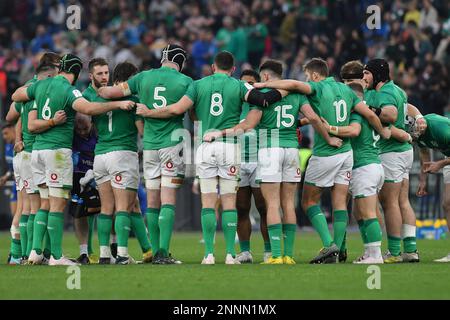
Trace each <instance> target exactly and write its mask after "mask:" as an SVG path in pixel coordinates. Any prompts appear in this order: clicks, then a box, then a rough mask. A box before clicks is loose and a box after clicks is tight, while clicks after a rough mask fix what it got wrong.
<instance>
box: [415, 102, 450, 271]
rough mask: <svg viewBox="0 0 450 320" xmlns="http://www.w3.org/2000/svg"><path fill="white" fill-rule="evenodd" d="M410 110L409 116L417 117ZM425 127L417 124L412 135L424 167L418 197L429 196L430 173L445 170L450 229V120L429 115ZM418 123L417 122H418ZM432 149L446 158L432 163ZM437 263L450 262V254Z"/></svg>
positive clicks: (445, 191)
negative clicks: (428, 177)
mask: <svg viewBox="0 0 450 320" xmlns="http://www.w3.org/2000/svg"><path fill="white" fill-rule="evenodd" d="M410 111H411V110H409V109H408V115H410V116H411V117H417V115H415V114H414V113H411V112H410ZM423 120H424V121H425V125H424V126H420V127H419V125H418V124H417V123H415V124H414V126H413V130H412V132H411V135H412V137H413V139H414V142H417V144H418V145H419V147H420V153H419V154H420V163H421V166H422V170H421V174H420V179H419V188H418V190H417V193H416V194H417V196H419V197H422V196H425V195H426V194H427V176H428V174H429V173H438V172H439V171H440V170H441V169H443V173H444V184H445V190H444V197H443V198H444V199H443V204H442V206H443V208H444V212H445V213H446V216H447V225H448V226H449V228H450V119H449V118H447V117H443V116H440V115H437V114H433V113H432V114H427V115H425V116H423ZM416 122H417V121H416ZM430 149H435V150H439V151H440V152H442V153H443V154H444V155H445V156H446V158H445V159H442V160H438V161H431V154H430ZM435 261H436V262H450V254H448V255H447V256H445V257H443V258H441V259H436V260H435Z"/></svg>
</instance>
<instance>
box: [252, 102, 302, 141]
mask: <svg viewBox="0 0 450 320" xmlns="http://www.w3.org/2000/svg"><path fill="white" fill-rule="evenodd" d="M305 104H309V102H308V99H307V98H306V97H305V96H304V95H302V94H299V93H290V94H288V95H287V96H285V97H284V98H283V99H281V100H280V101H278V102H275V103H273V104H271V105H270V106H269V107H267V108H262V107H252V108H254V109H258V110H261V111H262V113H263V114H262V117H261V121H260V122H259V129H258V135H259V139H260V141H259V146H260V147H261V148H264V147H267V148H271V147H279V148H298V138H297V121H298V113H299V111H300V109H301V107H302V106H303V105H305ZM265 132H267V139H266V134H265ZM277 136H278V137H277Z"/></svg>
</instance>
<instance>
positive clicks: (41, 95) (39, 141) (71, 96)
mask: <svg viewBox="0 0 450 320" xmlns="http://www.w3.org/2000/svg"><path fill="white" fill-rule="evenodd" d="M27 93H28V96H29V97H30V98H34V100H35V101H34V102H35V104H34V105H33V110H37V118H38V119H40V120H50V119H52V118H53V117H54V116H55V113H56V112H57V111H60V110H62V111H64V112H65V113H66V116H67V120H66V122H65V123H63V124H61V125H58V126H54V127H52V128H50V129H48V130H47V131H44V132H42V133H39V134H38V135H37V136H36V140H35V143H34V144H33V150H44V149H59V148H71V147H72V138H73V126H74V119H75V111H74V109H73V108H72V103H73V102H74V101H75V99H77V98H79V97H81V96H82V95H81V92H80V91H78V90H77V89H76V88H75V87H74V86H72V85H71V84H70V82H69V81H68V80H67V79H66V78H65V77H63V76H56V77H54V78H47V79H44V80H40V81H37V82H36V83H34V84H33V85H31V86H30V87H28V90H27Z"/></svg>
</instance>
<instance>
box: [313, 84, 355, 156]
mask: <svg viewBox="0 0 450 320" xmlns="http://www.w3.org/2000/svg"><path fill="white" fill-rule="evenodd" d="M308 83H309V84H310V86H311V88H312V91H313V92H312V94H311V95H309V96H308V100H309V102H310V103H311V106H312V107H313V109H314V111H315V112H316V113H317V114H318V115H319V116H320V117H323V118H324V119H325V120H326V121H327V122H328V123H329V124H330V125H332V126H348V125H349V123H350V114H351V112H352V110H353V107H354V106H355V105H356V104H357V103H358V102H359V101H360V100H359V98H358V97H357V96H356V95H355V93H354V92H353V91H352V90H351V89H350V88H349V87H348V86H347V85H345V84H343V83H340V82H337V81H335V80H334V78H332V77H328V78H326V79H324V80H322V81H319V82H308ZM342 140H343V143H342V146H341V147H340V148H335V147H332V146H330V145H328V143H327V142H326V141H325V140H324V139H323V138H322V137H321V136H320V135H319V134H318V133H317V132H316V133H315V135H314V141H315V143H314V149H313V154H314V155H316V156H331V155H335V154H339V153H343V152H347V151H350V150H351V145H350V139H348V138H343V139H342Z"/></svg>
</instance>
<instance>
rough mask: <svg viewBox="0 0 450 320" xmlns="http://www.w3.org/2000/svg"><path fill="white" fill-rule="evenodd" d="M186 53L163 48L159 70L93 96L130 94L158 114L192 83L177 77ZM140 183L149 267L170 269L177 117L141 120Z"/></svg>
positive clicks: (178, 164) (179, 157)
mask: <svg viewBox="0 0 450 320" xmlns="http://www.w3.org/2000/svg"><path fill="white" fill-rule="evenodd" d="M186 56H187V55H186V51H185V50H184V49H183V48H182V47H180V46H178V45H172V44H171V45H168V46H167V47H166V48H164V50H163V51H162V59H161V67H160V68H158V69H152V70H148V71H143V72H140V73H138V74H137V75H136V76H134V77H132V78H131V79H129V80H128V81H126V82H124V83H123V84H121V85H120V86H115V87H106V88H101V89H100V90H99V95H100V96H103V97H105V98H119V97H124V96H128V95H130V94H136V95H138V96H139V99H140V101H141V102H142V103H143V104H145V105H146V106H147V108H148V109H149V110H152V109H161V108H162V109H164V108H166V107H167V106H168V105H170V104H173V103H175V102H177V101H178V100H180V99H181V97H183V95H184V94H185V93H186V90H187V88H188V86H189V85H190V84H191V83H192V79H191V78H190V77H188V76H186V75H184V74H182V73H181V70H182V69H183V67H184V63H185V61H186ZM144 123H145V124H144V178H145V186H146V189H147V213H146V216H147V224H148V230H149V233H150V242H151V244H152V248H153V254H154V258H153V263H155V264H174V263H177V260H176V259H174V258H173V257H171V256H170V254H169V247H170V240H171V238H172V231H173V225H174V220H175V204H176V193H177V190H178V189H179V188H180V187H181V185H182V183H183V180H184V173H185V161H184V158H183V154H184V152H183V144H184V143H186V142H183V139H182V137H183V133H184V129H183V115H182V114H181V115H179V116H177V117H173V118H168V119H154V118H149V117H146V118H144Z"/></svg>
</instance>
